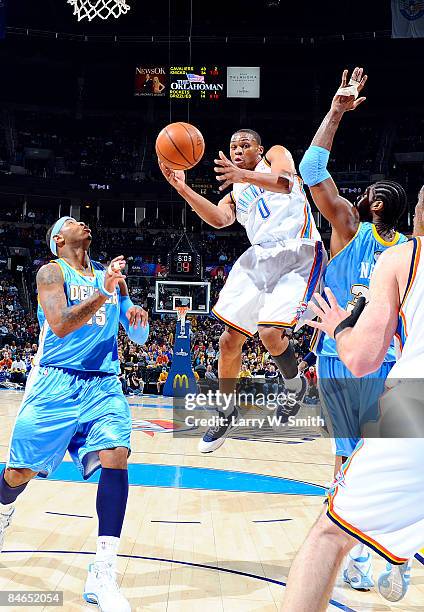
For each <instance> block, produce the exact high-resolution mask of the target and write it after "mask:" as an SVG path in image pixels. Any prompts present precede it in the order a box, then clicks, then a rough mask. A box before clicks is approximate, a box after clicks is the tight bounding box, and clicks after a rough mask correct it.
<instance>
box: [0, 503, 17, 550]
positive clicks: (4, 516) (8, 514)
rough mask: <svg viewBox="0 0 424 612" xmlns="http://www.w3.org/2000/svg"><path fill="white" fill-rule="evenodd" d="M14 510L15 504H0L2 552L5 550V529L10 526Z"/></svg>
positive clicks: (0, 546)
mask: <svg viewBox="0 0 424 612" xmlns="http://www.w3.org/2000/svg"><path fill="white" fill-rule="evenodd" d="M14 512H15V506H13V505H12V504H9V505H7V506H3V504H0V552H1V551H2V550H3V543H4V530H5V529H7V527H9V525H10V523H11V521H12V516H13V513H14Z"/></svg>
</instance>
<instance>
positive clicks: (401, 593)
mask: <svg viewBox="0 0 424 612" xmlns="http://www.w3.org/2000/svg"><path fill="white" fill-rule="evenodd" d="M411 566H412V560H411V559H410V560H409V561H407V562H406V563H404V564H403V565H392V564H391V563H387V565H386V571H385V572H383V573H382V574H380V576H379V577H378V581H377V588H378V592H379V593H380V595H381V596H382V597H384V599H387V600H388V601H400V600H401V599H403V597H405V595H406V592H407V590H408V587H409V581H410V579H411Z"/></svg>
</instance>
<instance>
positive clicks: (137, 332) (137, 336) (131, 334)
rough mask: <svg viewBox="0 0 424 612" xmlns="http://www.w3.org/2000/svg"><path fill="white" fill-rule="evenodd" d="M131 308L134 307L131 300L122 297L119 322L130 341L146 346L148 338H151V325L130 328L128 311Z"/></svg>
mask: <svg viewBox="0 0 424 612" xmlns="http://www.w3.org/2000/svg"><path fill="white" fill-rule="evenodd" d="M131 306H134V304H133V302H132V300H131V298H129V297H128V296H127V295H125V296H121V297H120V301H119V321H120V323H121V325H122V327H123V328H124V329H125V331H126V332H127V336H128V338H129V339H130V340H132V341H133V342H135V343H136V344H145V343H146V340H147V338H148V337H149V331H150V328H149V324H148V323H147V325H146V327H141V326H139V327H137V328H135V327H133V326H130V323H129V321H128V319H127V316H126V314H127V311H128V309H129V308H131Z"/></svg>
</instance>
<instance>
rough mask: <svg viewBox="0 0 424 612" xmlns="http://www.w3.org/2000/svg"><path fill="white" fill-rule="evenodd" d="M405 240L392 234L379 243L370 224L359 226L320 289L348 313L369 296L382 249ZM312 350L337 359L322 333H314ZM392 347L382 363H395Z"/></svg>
mask: <svg viewBox="0 0 424 612" xmlns="http://www.w3.org/2000/svg"><path fill="white" fill-rule="evenodd" d="M407 241H408V239H407V238H406V236H404V235H403V234H399V233H398V232H396V235H395V237H394V238H393V240H392V241H391V242H387V241H386V240H383V238H381V237H380V236H379V235H378V233H377V230H376V228H375V225H374V224H373V223H360V225H359V227H358V230H357V232H356V234H355V236H354V237H353V238H352V240H351V241H350V242H349V243H348V244H347V245H346V246H345V247H344V248H343V249H342V250H341V251H339V253H337V254H336V255H335V256H334V257H333V258H332V259H330V261H329V262H328V265H327V269H326V271H325V273H324V285H323V286H324V287H329V288H330V289H331V291H332V292H333V293H334V295H335V297H336V300H337V302H338V303H339V304H340V306H342V307H343V308H346V309H347V310H352V309H353V307H354V306H355V303H356V301H357V300H358V298H359V297H361V296H364V297H365V298H366V299H367V301H368V297H369V286H370V279H371V275H372V273H373V271H374V268H375V264H376V263H377V259H378V257H379V255H381V253H382V252H383V251H385V250H386V249H388V248H389V247H391V246H394V245H396V244H401V243H402V242H407ZM312 349H313V350H314V351H315V352H316V354H317V355H322V356H326V357H337V356H338V354H337V350H336V343H335V341H334V340H333V339H332V338H329V337H328V336H327V335H326V334H317V333H315V334H314V337H313V339H312ZM395 360H396V355H395V349H394V345H393V343H392V345H391V346H390V348H389V351H388V352H387V355H386V357H385V361H395Z"/></svg>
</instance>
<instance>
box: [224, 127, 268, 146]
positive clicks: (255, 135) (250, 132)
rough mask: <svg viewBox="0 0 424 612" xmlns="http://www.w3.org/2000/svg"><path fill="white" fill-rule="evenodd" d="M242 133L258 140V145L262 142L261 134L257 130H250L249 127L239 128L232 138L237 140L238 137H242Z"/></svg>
mask: <svg viewBox="0 0 424 612" xmlns="http://www.w3.org/2000/svg"><path fill="white" fill-rule="evenodd" d="M241 134H249V136H250V137H251V139H253V140H256V142H257V143H258V145H261V144H262V139H261V137H260V136H259V134H258V132H255V130H250V129H249V128H246V129H243V130H237V132H234V134H233V135H232V136H231V140H236V139H237V138H240V135H241Z"/></svg>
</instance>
